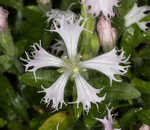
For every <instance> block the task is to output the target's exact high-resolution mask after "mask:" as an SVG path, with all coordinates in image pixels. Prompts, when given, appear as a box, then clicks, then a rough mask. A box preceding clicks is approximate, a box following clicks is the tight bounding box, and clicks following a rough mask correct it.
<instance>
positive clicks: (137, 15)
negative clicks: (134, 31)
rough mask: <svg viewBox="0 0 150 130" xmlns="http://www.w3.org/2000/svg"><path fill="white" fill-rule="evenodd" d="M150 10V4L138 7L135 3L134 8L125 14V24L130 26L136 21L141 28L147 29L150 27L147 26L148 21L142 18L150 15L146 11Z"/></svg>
mask: <svg viewBox="0 0 150 130" xmlns="http://www.w3.org/2000/svg"><path fill="white" fill-rule="evenodd" d="M148 10H150V6H141V7H138V6H137V4H136V3H135V4H134V6H133V7H132V9H131V10H130V11H129V12H128V13H127V14H126V16H125V26H126V27H129V26H130V25H132V24H134V23H136V24H138V25H139V27H140V28H141V30H143V31H145V29H147V28H148V27H147V26H146V24H147V23H148V22H141V21H140V20H142V19H143V18H144V17H146V16H148V15H149V14H146V13H145V12H146V11H148Z"/></svg>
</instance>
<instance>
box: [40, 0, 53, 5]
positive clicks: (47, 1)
mask: <svg viewBox="0 0 150 130" xmlns="http://www.w3.org/2000/svg"><path fill="white" fill-rule="evenodd" d="M40 3H41V4H43V5H46V4H49V3H51V0H40Z"/></svg>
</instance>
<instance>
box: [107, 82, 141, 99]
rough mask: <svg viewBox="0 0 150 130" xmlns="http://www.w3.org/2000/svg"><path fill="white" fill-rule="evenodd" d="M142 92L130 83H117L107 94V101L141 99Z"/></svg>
mask: <svg viewBox="0 0 150 130" xmlns="http://www.w3.org/2000/svg"><path fill="white" fill-rule="evenodd" d="M140 96H141V94H140V92H139V91H138V90H137V89H136V88H134V87H133V86H132V85H131V84H128V83H120V84H119V83H115V84H113V86H112V87H111V88H110V91H109V92H108V93H107V98H106V100H109V101H110V100H130V99H135V98H138V97H140Z"/></svg>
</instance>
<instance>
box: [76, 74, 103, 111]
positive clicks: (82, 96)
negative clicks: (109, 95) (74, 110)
mask: <svg viewBox="0 0 150 130" xmlns="http://www.w3.org/2000/svg"><path fill="white" fill-rule="evenodd" d="M75 83H76V88H77V100H76V101H75V103H77V106H78V107H79V103H82V105H83V109H84V110H85V111H86V112H87V113H88V112H89V109H90V108H91V103H94V104H96V105H97V103H100V102H102V101H103V100H104V99H105V96H103V97H99V96H97V94H98V93H100V92H101V89H95V88H93V87H92V86H91V85H90V84H88V82H87V81H86V80H85V79H84V78H83V77H82V76H81V75H80V74H79V73H77V74H76V75H75Z"/></svg>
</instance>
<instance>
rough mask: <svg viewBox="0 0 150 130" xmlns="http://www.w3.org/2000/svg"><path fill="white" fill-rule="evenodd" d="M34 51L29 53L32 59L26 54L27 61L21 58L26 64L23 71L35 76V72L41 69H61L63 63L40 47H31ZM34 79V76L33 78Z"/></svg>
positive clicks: (37, 45)
mask: <svg viewBox="0 0 150 130" xmlns="http://www.w3.org/2000/svg"><path fill="white" fill-rule="evenodd" d="M33 48H34V51H33V52H32V53H31V54H32V55H31V56H30V57H32V59H31V58H30V57H29V55H28V54H27V53H26V56H27V59H23V58H21V60H22V61H24V62H26V63H27V64H25V71H28V72H33V73H34V75H35V72H36V70H38V69H40V68H43V67H62V66H63V61H62V60H61V59H60V58H57V57H55V56H53V55H51V54H49V53H48V52H46V50H45V49H43V48H42V47H41V45H39V44H37V43H36V44H35V45H33ZM35 78H36V76H35Z"/></svg>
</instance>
